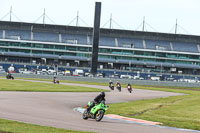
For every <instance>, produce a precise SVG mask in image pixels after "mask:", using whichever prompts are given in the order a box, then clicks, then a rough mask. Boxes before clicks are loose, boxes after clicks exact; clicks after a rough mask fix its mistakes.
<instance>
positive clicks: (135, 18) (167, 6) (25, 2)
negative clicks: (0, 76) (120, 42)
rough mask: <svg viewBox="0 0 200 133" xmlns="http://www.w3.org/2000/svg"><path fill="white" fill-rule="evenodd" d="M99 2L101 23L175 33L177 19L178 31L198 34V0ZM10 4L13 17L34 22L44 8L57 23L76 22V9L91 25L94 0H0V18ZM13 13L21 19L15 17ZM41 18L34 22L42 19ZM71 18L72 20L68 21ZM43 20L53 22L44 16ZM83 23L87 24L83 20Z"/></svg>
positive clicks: (100, 0)
mask: <svg viewBox="0 0 200 133" xmlns="http://www.w3.org/2000/svg"><path fill="white" fill-rule="evenodd" d="M99 2H102V9H101V10H102V12H101V27H104V28H109V19H110V15H111V14H112V19H113V21H112V28H114V29H115V28H116V29H122V28H123V29H127V30H142V25H141V24H142V21H143V17H144V16H145V22H146V25H145V27H146V28H145V30H147V31H153V32H154V31H156V32H165V33H174V32H175V23H176V19H177V20H178V33H181V34H193V35H200V25H199V24H200V0H99ZM11 6H12V12H13V13H14V14H13V15H12V21H20V20H21V21H22V22H35V21H36V20H37V19H38V18H39V17H40V16H41V15H42V14H43V12H44V8H45V13H46V15H47V16H48V17H49V18H50V19H51V20H53V22H54V23H55V24H58V25H68V24H70V25H76V20H74V21H73V22H71V21H72V20H73V19H74V18H76V15H77V11H78V12H79V17H80V19H79V25H80V26H88V25H89V26H90V27H92V26H93V22H94V7H95V0H0V19H1V20H4V21H6V20H7V21H8V20H9V15H7V16H5V15H6V14H7V13H8V12H9V11H10V7H11ZM15 15H16V16H17V17H18V18H19V19H20V20H19V19H18V18H16V17H15ZM42 22H43V20H42V18H41V19H39V20H38V21H36V23H42ZM70 22H71V23H70ZM45 23H48V24H53V23H52V22H51V21H50V20H49V19H48V18H47V17H46V19H45ZM85 23H86V24H85Z"/></svg>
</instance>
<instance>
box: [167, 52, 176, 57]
mask: <svg viewBox="0 0 200 133" xmlns="http://www.w3.org/2000/svg"><path fill="white" fill-rule="evenodd" d="M166 55H167V57H168V58H177V54H170V53H167V54H166Z"/></svg>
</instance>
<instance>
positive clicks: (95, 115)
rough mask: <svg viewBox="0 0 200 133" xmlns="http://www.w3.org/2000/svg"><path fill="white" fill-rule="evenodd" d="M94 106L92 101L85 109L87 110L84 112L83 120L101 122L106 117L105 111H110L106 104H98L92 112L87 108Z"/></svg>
mask: <svg viewBox="0 0 200 133" xmlns="http://www.w3.org/2000/svg"><path fill="white" fill-rule="evenodd" d="M91 104H92V102H91V101H89V102H88V105H87V106H86V107H85V108H86V110H85V111H84V112H83V119H84V120H87V119H88V118H92V119H95V120H96V121H98V122H99V121H101V119H102V118H103V116H104V113H105V111H106V110H107V109H108V107H109V106H107V105H105V103H104V102H101V103H100V104H96V105H95V106H94V107H93V108H92V109H91V110H90V112H88V111H87V108H88V107H89V106H90V105H91Z"/></svg>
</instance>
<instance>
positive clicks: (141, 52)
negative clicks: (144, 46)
mask: <svg viewBox="0 0 200 133" xmlns="http://www.w3.org/2000/svg"><path fill="white" fill-rule="evenodd" d="M135 55H144V51H135Z"/></svg>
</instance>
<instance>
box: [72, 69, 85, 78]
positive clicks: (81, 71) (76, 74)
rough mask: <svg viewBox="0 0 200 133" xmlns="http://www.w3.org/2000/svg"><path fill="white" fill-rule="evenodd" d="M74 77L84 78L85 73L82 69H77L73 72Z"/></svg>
mask: <svg viewBox="0 0 200 133" xmlns="http://www.w3.org/2000/svg"><path fill="white" fill-rule="evenodd" d="M73 76H84V71H83V70H82V69H76V70H75V71H74V72H73Z"/></svg>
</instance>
